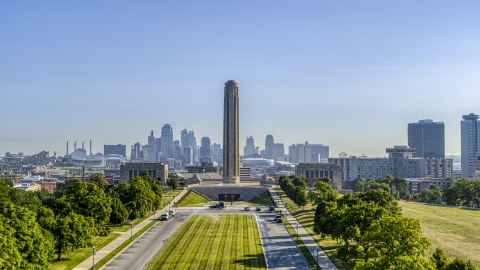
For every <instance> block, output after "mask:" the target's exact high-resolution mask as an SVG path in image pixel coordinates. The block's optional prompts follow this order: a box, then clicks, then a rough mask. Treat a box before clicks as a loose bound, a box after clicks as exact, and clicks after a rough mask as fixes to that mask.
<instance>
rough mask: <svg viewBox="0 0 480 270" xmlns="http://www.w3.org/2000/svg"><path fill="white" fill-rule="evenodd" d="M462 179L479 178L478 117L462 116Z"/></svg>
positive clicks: (474, 115) (479, 132) (479, 130)
mask: <svg viewBox="0 0 480 270" xmlns="http://www.w3.org/2000/svg"><path fill="white" fill-rule="evenodd" d="M461 148H462V149H461V152H462V154H461V159H462V162H461V163H462V177H466V178H470V179H479V178H480V168H479V167H480V166H479V165H480V160H479V159H480V153H479V150H480V124H479V120H478V115H476V114H473V113H471V114H469V115H464V116H463V121H462V122H461Z"/></svg>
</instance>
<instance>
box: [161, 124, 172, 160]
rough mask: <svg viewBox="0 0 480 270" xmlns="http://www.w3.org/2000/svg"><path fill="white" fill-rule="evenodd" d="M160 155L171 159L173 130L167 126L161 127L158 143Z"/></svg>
mask: <svg viewBox="0 0 480 270" xmlns="http://www.w3.org/2000/svg"><path fill="white" fill-rule="evenodd" d="M160 145H161V149H162V154H163V155H165V156H167V157H169V158H170V157H173V129H172V127H171V126H170V125H169V124H165V125H164V126H163V127H162V136H161V141H160Z"/></svg>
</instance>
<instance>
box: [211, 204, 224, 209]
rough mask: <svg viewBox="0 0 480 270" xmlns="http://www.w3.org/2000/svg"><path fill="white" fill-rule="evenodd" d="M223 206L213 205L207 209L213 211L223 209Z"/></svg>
mask: <svg viewBox="0 0 480 270" xmlns="http://www.w3.org/2000/svg"><path fill="white" fill-rule="evenodd" d="M223 207H224V206H223V205H222V204H214V205H210V206H209V207H208V208H210V209H215V208H218V209H223Z"/></svg>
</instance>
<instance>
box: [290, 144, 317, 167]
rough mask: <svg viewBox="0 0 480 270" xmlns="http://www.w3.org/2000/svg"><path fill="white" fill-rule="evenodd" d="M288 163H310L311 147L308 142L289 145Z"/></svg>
mask: <svg viewBox="0 0 480 270" xmlns="http://www.w3.org/2000/svg"><path fill="white" fill-rule="evenodd" d="M288 161H289V162H290V163H294V164H299V163H311V162H312V145H311V144H309V143H308V142H305V144H302V143H298V144H292V145H290V146H289V147H288Z"/></svg>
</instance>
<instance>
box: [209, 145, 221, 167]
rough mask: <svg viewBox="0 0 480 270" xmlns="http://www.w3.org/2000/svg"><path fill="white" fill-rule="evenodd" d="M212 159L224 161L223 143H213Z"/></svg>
mask: <svg viewBox="0 0 480 270" xmlns="http://www.w3.org/2000/svg"><path fill="white" fill-rule="evenodd" d="M211 153H212V160H213V161H215V162H219V163H221V162H223V149H222V145H221V144H219V143H213V144H212V152H211Z"/></svg>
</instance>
